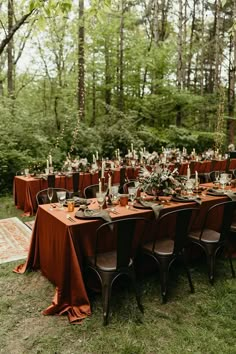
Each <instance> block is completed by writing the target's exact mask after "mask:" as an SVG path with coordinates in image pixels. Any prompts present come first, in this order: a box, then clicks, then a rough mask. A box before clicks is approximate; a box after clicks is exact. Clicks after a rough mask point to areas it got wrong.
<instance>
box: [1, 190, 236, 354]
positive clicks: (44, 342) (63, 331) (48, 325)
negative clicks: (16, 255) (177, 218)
mask: <svg viewBox="0 0 236 354" xmlns="http://www.w3.org/2000/svg"><path fill="white" fill-rule="evenodd" d="M12 200H13V199H12V197H11V196H7V197H2V198H0V218H6V217H12V216H18V217H20V215H21V214H22V211H19V210H16V209H15V207H14V205H13V201H12ZM25 219H29V218H25ZM19 263H20V262H11V263H7V264H3V265H1V266H0V318H1V326H0V353H4V354H18V353H19V354H25V353H33V354H34V353H44V354H47V353H50V354H53V353H62V354H66V353H75V354H77V353H84V354H90V353H95V354H98V353H104V354H105V353H117V354H118V353H120V354H121V353H122V354H136V353H137V354H138V353H142V354H151V353H164V354H165V353H196V354H197V353H212V354H213V353H214V354H215V353H236V339H235V329H236V279H232V278H231V271H230V267H229V264H228V261H227V260H225V259H224V258H221V259H219V260H218V262H217V274H216V282H215V285H214V286H211V285H210V284H209V283H208V279H207V274H206V265H205V261H204V258H203V259H202V260H199V261H198V262H197V263H195V264H192V267H191V272H192V279H193V282H194V285H195V293H194V294H190V291H189V286H188V283H187V280H186V277H185V275H184V274H183V270H182V268H181V267H179V266H173V272H172V273H171V279H170V281H171V284H170V285H171V286H170V294H169V301H168V302H167V304H165V305H162V304H161V301H160V288H159V277H158V274H156V275H155V274H150V275H148V276H145V278H143V279H141V280H139V285H140V287H141V289H142V302H143V305H144V310H145V313H144V315H142V314H141V313H140V312H139V310H138V309H137V306H136V302H135V298H134V294H133V292H132V291H130V290H127V291H126V290H124V289H116V290H115V291H114V292H113V294H112V302H111V315H110V319H109V324H108V326H107V327H103V325H102V308H101V296H100V295H99V294H98V295H96V296H94V297H93V298H92V299H91V304H92V316H91V317H90V318H87V319H85V320H84V321H83V322H82V324H80V325H71V324H69V323H68V320H67V317H65V316H43V315H42V310H43V309H45V308H46V307H47V306H49V305H50V303H51V300H52V298H53V295H54V286H53V285H52V284H51V283H50V282H49V281H48V280H47V279H45V278H44V277H43V276H42V275H41V274H40V272H28V273H26V274H24V275H19V274H15V273H13V272H12V269H13V268H14V267H15V266H16V265H18V264H19ZM234 266H235V268H236V260H234Z"/></svg>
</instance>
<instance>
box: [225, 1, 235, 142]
mask: <svg viewBox="0 0 236 354" xmlns="http://www.w3.org/2000/svg"><path fill="white" fill-rule="evenodd" d="M232 14H233V16H232V18H233V19H235V18H236V0H233V11H232ZM235 84H236V26H235V25H234V24H233V25H232V29H231V33H230V44H229V83H228V114H229V119H228V121H227V130H228V143H229V144H231V143H234V132H235V119H236V117H235Z"/></svg>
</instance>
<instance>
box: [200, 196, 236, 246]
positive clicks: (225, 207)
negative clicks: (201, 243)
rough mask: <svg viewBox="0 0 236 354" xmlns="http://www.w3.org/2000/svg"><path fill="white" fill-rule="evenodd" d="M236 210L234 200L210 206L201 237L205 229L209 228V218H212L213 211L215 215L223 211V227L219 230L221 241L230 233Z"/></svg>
mask: <svg viewBox="0 0 236 354" xmlns="http://www.w3.org/2000/svg"><path fill="white" fill-rule="evenodd" d="M235 210H236V201H232V200H230V201H226V202H222V203H218V204H215V205H213V206H212V207H210V208H209V209H208V211H207V214H206V217H205V220H204V223H203V227H202V232H201V236H200V238H201V237H202V234H203V232H204V229H205V228H207V226H208V223H209V219H210V218H212V213H214V214H213V215H219V214H220V213H222V221H221V227H220V230H219V232H220V241H223V240H224V239H225V238H226V237H227V235H228V234H229V230H230V226H231V224H232V222H233V218H234V212H235ZM217 211H219V213H217Z"/></svg>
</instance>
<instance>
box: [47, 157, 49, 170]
mask: <svg viewBox="0 0 236 354" xmlns="http://www.w3.org/2000/svg"><path fill="white" fill-rule="evenodd" d="M47 168H49V161H48V159H47Z"/></svg>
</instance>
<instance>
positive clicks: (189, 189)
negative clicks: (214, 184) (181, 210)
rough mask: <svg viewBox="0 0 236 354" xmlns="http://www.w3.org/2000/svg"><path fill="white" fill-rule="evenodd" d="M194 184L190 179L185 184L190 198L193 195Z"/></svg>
mask: <svg viewBox="0 0 236 354" xmlns="http://www.w3.org/2000/svg"><path fill="white" fill-rule="evenodd" d="M193 183H194V182H193V181H192V180H191V179H188V180H187V181H186V183H185V188H186V191H187V194H188V195H189V196H190V195H191V194H192V193H193Z"/></svg>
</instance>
